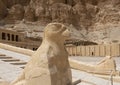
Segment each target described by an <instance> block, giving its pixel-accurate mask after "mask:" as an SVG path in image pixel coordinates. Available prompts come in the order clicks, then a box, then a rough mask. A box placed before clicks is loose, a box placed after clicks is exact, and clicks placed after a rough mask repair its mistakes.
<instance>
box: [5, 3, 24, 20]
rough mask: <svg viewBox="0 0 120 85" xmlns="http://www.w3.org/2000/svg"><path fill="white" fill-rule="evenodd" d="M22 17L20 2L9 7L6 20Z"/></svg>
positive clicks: (20, 18)
mask: <svg viewBox="0 0 120 85" xmlns="http://www.w3.org/2000/svg"><path fill="white" fill-rule="evenodd" d="M23 17H24V8H23V6H21V5H20V4H16V5H14V6H12V7H11V9H10V10H9V13H8V16H7V17H6V19H8V20H22V19H23Z"/></svg>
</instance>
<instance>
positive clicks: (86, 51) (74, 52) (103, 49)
mask: <svg viewBox="0 0 120 85" xmlns="http://www.w3.org/2000/svg"><path fill="white" fill-rule="evenodd" d="M66 48H67V51H68V53H69V55H70V56H101V57H102V56H107V55H109V56H120V44H109V45H90V46H69V47H66Z"/></svg>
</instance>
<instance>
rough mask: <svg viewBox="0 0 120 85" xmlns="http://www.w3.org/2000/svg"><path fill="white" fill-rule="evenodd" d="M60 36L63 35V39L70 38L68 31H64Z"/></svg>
mask: <svg viewBox="0 0 120 85" xmlns="http://www.w3.org/2000/svg"><path fill="white" fill-rule="evenodd" d="M62 35H63V36H64V37H65V38H70V36H71V32H70V31H69V30H68V29H66V30H65V31H64V32H63V33H62Z"/></svg>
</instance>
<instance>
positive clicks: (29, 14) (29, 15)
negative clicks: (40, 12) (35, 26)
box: [24, 6, 35, 21]
mask: <svg viewBox="0 0 120 85" xmlns="http://www.w3.org/2000/svg"><path fill="white" fill-rule="evenodd" d="M24 19H25V20H26V21H35V10H34V9H33V8H32V7H30V6H27V7H26V9H25V14H24Z"/></svg>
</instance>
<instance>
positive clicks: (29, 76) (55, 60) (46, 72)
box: [11, 23, 72, 85]
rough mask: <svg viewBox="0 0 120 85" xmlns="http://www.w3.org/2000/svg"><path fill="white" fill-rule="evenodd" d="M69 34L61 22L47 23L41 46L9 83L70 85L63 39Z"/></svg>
mask: <svg viewBox="0 0 120 85" xmlns="http://www.w3.org/2000/svg"><path fill="white" fill-rule="evenodd" d="M69 36H70V34H69V32H68V30H67V28H66V27H65V26H64V25H63V24H60V23H51V24H48V25H47V26H46V28H45V31H44V38H43V42H42V44H41V46H40V47H39V48H38V50H37V51H36V52H35V53H34V54H33V56H32V58H31V60H30V61H29V62H28V64H27V65H26V67H25V69H24V71H23V73H22V75H21V76H20V77H18V79H16V80H15V81H14V82H13V83H12V84H11V85H72V76H71V70H70V65H69V61H68V53H67V51H66V50H65V47H64V41H65V39H67V38H68V37H69ZM59 40H60V41H59Z"/></svg>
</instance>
